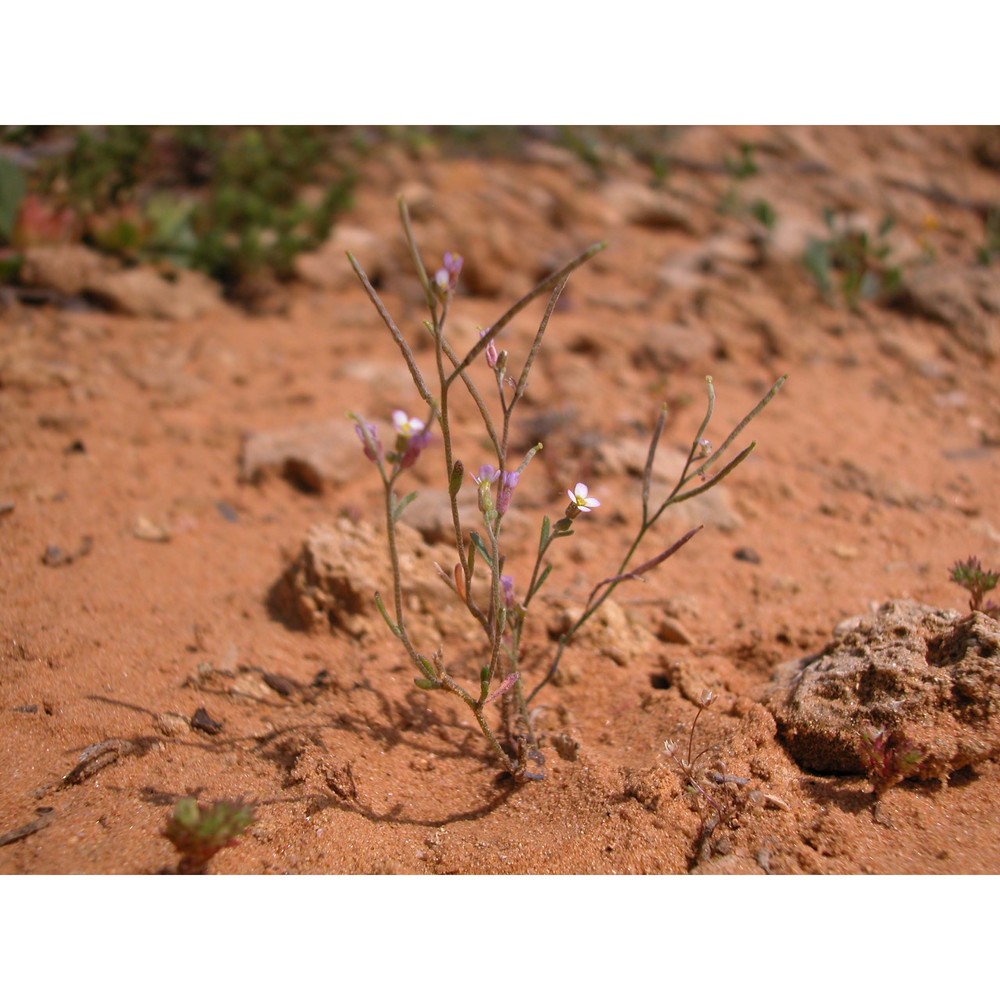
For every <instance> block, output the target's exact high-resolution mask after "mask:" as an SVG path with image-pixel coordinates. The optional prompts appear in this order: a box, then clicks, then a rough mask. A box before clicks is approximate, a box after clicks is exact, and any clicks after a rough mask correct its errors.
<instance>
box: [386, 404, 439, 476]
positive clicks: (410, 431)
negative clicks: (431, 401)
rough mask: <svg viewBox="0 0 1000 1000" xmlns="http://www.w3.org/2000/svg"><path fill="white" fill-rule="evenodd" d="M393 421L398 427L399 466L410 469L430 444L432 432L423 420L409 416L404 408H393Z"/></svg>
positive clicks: (397, 450) (397, 448)
mask: <svg viewBox="0 0 1000 1000" xmlns="http://www.w3.org/2000/svg"><path fill="white" fill-rule="evenodd" d="M392 422H393V424H394V425H395V428H396V454H397V456H398V460H399V467H400V468H401V469H408V468H410V466H411V465H413V463H414V462H416V460H417V459H418V458H419V457H420V453H421V452H422V451H423V450H424V448H426V447H427V445H428V444H430V440H431V432H430V430H428V429H427V428H426V427H425V425H424V422H423V421H422V420H418V419H417V418H416V417H408V416H407V415H406V414H405V413H404V412H403V411H402V410H393V413H392ZM390 457H392V456H390Z"/></svg>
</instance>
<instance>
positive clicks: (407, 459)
mask: <svg viewBox="0 0 1000 1000" xmlns="http://www.w3.org/2000/svg"><path fill="white" fill-rule="evenodd" d="M430 441H431V432H430V431H429V430H424V431H420V432H419V433H417V434H414V435H413V436H412V437H411V438H409V439H408V440H407V442H406V448H405V449H404V450H403V457H402V458H401V459H400V460H399V467H400V468H401V469H408V468H409V467H410V466H411V465H413V463H414V462H415V461H416V460H417V459H418V458H420V453H421V452H422V451H423V450H424V448H426V447H427V445H429V444H430Z"/></svg>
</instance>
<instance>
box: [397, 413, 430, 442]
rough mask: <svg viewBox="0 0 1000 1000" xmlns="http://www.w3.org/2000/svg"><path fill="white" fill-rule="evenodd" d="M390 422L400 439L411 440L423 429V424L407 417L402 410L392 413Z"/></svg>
mask: <svg viewBox="0 0 1000 1000" xmlns="http://www.w3.org/2000/svg"><path fill="white" fill-rule="evenodd" d="M392 422H393V424H394V425H395V427H396V433H397V434H398V435H399V436H400V437H404V438H411V437H413V436H414V435H416V434H419V433H420V432H421V431H422V430H423V429H424V422H423V421H422V420H418V419H417V418H416V417H408V416H407V415H406V414H405V413H404V412H403V411H402V410H393V411H392Z"/></svg>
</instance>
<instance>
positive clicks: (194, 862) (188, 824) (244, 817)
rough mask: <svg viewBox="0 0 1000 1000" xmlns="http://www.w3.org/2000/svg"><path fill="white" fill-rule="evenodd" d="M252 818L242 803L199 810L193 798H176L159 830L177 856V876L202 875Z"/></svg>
mask: <svg viewBox="0 0 1000 1000" xmlns="http://www.w3.org/2000/svg"><path fill="white" fill-rule="evenodd" d="M255 819H256V817H255V816H254V812H253V808H252V807H251V806H249V805H247V804H246V803H245V802H243V801H236V802H229V801H220V802H214V803H212V805H210V806H206V807H204V808H202V807H201V806H199V805H198V802H197V800H196V799H193V798H190V797H189V798H184V799H179V800H178V802H177V805H176V806H175V807H174V813H173V815H172V816H171V817H170V819H169V820H168V821H167V826H166V829H165V830H164V831H163V836H164V837H166V838H167V840H169V841H170V843H171V844H173V845H174V847H176V848H177V850H178V852H179V853H180V856H181V858H180V861H179V862H178V864H177V874H178V875H204V874H205V869H206V868H207V867H208V863H209V861H211V860H212V858H214V857H215V855H216V854H218V853H219V851H221V850H222V849H223V848H224V847H232V846H233V845H234V844H235V843H236V840H237V838H238V837H239V836H240V834H242V833H243V832H244V831H245V830H246V829H247V828H248V827H249V826H250V825H251V824H252V823H253V822H254V820H255Z"/></svg>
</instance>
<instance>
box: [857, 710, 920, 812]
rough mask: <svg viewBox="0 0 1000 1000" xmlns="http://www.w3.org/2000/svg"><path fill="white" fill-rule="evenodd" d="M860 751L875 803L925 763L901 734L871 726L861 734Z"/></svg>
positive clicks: (918, 752)
mask: <svg viewBox="0 0 1000 1000" xmlns="http://www.w3.org/2000/svg"><path fill="white" fill-rule="evenodd" d="M858 751H859V753H860V755H861V761H862V763H863V764H864V766H865V771H866V772H867V773H868V777H869V779H870V780H871V783H872V790H873V791H874V793H875V797H876V799H878V798H880V797H881V796H882V794H883V793H884V792H885V791H887V790H888V789H890V788H892V786H893V785H898V784H899V782H901V781H904V780H905V779H906V778H908V777H910V775H912V774H914V773H915V772H916V771H917V769H918V768H919V766H920V764H921V762H922V761H923V759H924V754H923V752H922V751H920V750H918V749H917V747H916V746H914V744H912V743H911V742H910V741H909V740H907V739H904V738H903V737H902V736H901V735H900V734H899V733H896V732H890V731H889V730H887V729H878V728H875V727H871V726H870V727H868V728H866V729H863V730H862V731H861V733H860V739H859V742H858Z"/></svg>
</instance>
